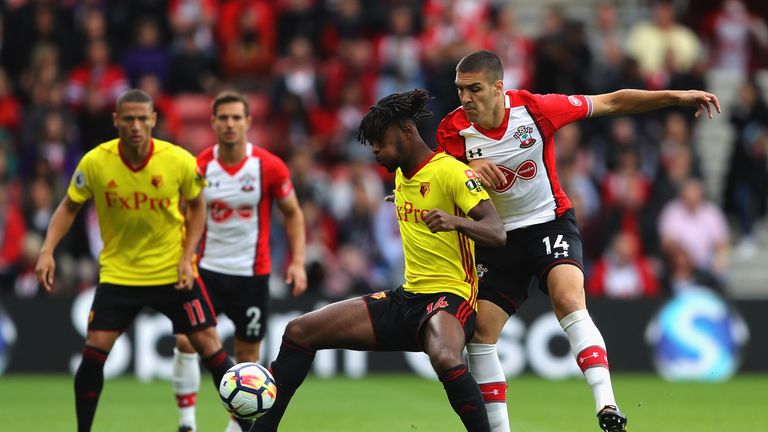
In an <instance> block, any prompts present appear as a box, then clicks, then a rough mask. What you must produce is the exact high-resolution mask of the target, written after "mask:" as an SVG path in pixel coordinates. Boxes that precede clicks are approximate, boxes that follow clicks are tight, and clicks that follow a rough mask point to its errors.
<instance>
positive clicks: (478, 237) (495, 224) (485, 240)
mask: <svg viewBox="0 0 768 432" xmlns="http://www.w3.org/2000/svg"><path fill="white" fill-rule="evenodd" d="M469 217H470V218H472V219H466V218H462V219H461V225H460V226H459V228H458V231H460V232H462V233H464V234H466V235H467V236H469V238H471V239H472V240H474V241H475V242H476V243H477V244H480V245H483V246H492V247H500V246H504V244H505V243H506V242H507V233H506V231H504V225H503V224H502V223H501V218H500V217H499V214H498V213H497V212H496V207H495V206H494V205H493V202H492V201H491V200H483V201H480V203H479V204H477V205H476V206H475V207H474V208H472V210H470V211H469Z"/></svg>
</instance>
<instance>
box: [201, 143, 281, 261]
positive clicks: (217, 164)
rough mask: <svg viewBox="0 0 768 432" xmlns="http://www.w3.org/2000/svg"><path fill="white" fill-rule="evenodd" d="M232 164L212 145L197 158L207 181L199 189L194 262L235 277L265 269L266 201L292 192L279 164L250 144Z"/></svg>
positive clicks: (268, 207)
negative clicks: (202, 204)
mask: <svg viewBox="0 0 768 432" xmlns="http://www.w3.org/2000/svg"><path fill="white" fill-rule="evenodd" d="M246 155H247V156H246V157H245V158H244V159H243V160H242V162H240V163H239V164H237V165H225V164H223V163H222V162H221V161H219V157H218V156H219V146H218V144H217V145H215V146H213V147H209V148H207V149H205V150H204V151H203V152H202V153H200V155H199V156H198V157H197V165H198V166H199V167H200V171H201V172H202V173H203V174H204V175H205V178H206V180H207V183H208V185H207V186H206V187H205V188H204V189H203V194H204V197H205V201H206V206H207V212H206V222H205V232H204V234H203V238H202V240H201V241H200V246H199V249H198V251H199V253H198V265H199V266H200V267H201V268H204V269H206V270H211V271H215V272H219V273H224V274H229V275H237V276H254V275H255V276H260V275H266V274H269V272H270V257H269V223H270V216H271V213H272V202H273V201H274V200H281V199H283V198H285V197H287V196H288V195H289V194H290V193H291V191H293V183H292V182H291V178H290V173H289V172H288V167H286V166H285V163H284V162H283V161H282V160H280V158H278V157H277V156H275V155H274V154H272V153H270V152H268V151H267V150H264V149H262V148H259V147H257V146H255V145H252V144H251V143H248V144H247V147H246Z"/></svg>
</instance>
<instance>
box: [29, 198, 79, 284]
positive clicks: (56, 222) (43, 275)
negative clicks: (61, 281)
mask: <svg viewBox="0 0 768 432" xmlns="http://www.w3.org/2000/svg"><path fill="white" fill-rule="evenodd" d="M81 207H82V204H78V203H76V202H74V201H72V200H71V199H69V196H65V197H64V199H63V200H61V203H60V204H59V206H58V207H56V211H54V212H53V216H52V217H51V223H50V224H49V225H48V232H47V233H46V234H45V240H44V241H43V246H42V247H41V248H40V255H39V256H38V259H37V263H36V265H35V275H36V276H37V281H38V282H39V283H40V284H41V285H42V286H43V287H44V288H45V289H46V291H51V289H52V288H53V275H54V273H55V271H56V261H55V260H54V258H53V251H54V250H56V246H58V244H59V242H60V241H61V239H62V237H64V235H65V234H66V233H67V232H68V231H69V229H70V228H71V227H72V223H73V222H74V221H75V217H76V216H77V213H78V212H79V211H80V208H81Z"/></svg>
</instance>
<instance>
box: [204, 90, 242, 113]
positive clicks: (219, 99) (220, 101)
mask: <svg viewBox="0 0 768 432" xmlns="http://www.w3.org/2000/svg"><path fill="white" fill-rule="evenodd" d="M234 102H240V103H242V104H243V108H245V116H246V117H248V116H249V115H251V114H250V113H251V106H250V104H249V103H248V99H246V98H245V96H244V95H243V94H242V93H238V92H236V91H232V90H225V91H223V92H221V93H219V94H217V95H216V98H215V99H213V103H212V104H211V112H212V113H213V115H214V116H215V115H216V112H217V111H218V109H219V106H220V105H224V104H228V103H234Z"/></svg>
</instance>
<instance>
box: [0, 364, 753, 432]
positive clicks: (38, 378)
mask: <svg viewBox="0 0 768 432" xmlns="http://www.w3.org/2000/svg"><path fill="white" fill-rule="evenodd" d="M614 390H615V392H616V394H617V396H618V398H619V403H620V404H621V407H622V410H623V411H624V412H625V413H627V415H628V416H629V430H630V431H632V432H638V431H640V432H664V431H670V432H671V431H695V432H724V431H758V430H760V431H763V430H768V410H766V408H765V407H766V406H768V375H741V376H739V377H736V378H734V379H732V380H731V381H728V382H725V383H668V382H665V381H662V380H661V379H659V378H657V377H654V376H650V375H614ZM72 392H73V391H72V377H70V376H63V375H50V376H49V375H11V376H2V377H0V430H2V431H8V432H17V431H42V430H45V431H73V430H76V424H75V415H74V401H73V395H72ZM508 406H509V413H510V418H511V422H512V430H513V431H514V432H523V431H532V432H533V431H535V432H563V431H566V432H582V431H583V432H588V431H597V430H599V429H598V428H597V421H596V419H595V417H594V414H593V412H594V407H593V405H592V396H591V392H590V390H589V388H588V387H587V385H586V384H585V383H584V382H583V380H567V381H557V382H552V381H545V380H543V379H540V378H537V377H533V376H524V377H518V378H514V379H512V380H510V381H509V397H508ZM197 411H198V427H199V430H201V431H202V432H212V431H223V430H224V427H225V424H226V422H227V415H226V413H225V412H224V410H223V408H222V407H221V404H220V402H219V401H218V398H217V395H216V393H215V390H214V388H213V386H212V383H211V381H210V376H208V375H203V384H202V389H201V391H200V393H199V395H198V408H197ZM176 419H177V414H176V407H175V402H174V398H173V394H172V390H171V384H170V383H169V382H159V381H158V382H151V383H140V382H137V381H136V380H135V379H133V378H119V379H114V380H109V381H107V382H106V383H105V387H104V392H103V393H102V397H101V401H100V403H99V408H98V411H97V413H96V420H95V422H94V425H93V426H94V427H93V430H94V431H96V432H100V431H105V432H122V431H126V432H128V431H131V432H133V431H166V432H172V431H175V430H176ZM461 430H463V428H462V426H461V423H460V422H459V420H458V417H457V416H456V415H455V414H454V413H453V411H452V410H451V409H450V407H449V405H448V401H447V399H446V397H445V393H444V392H443V389H442V386H441V385H440V383H439V382H436V381H428V380H424V379H420V378H417V377H415V376H411V375H373V376H369V377H367V378H365V379H362V380H352V379H346V378H335V379H328V380H325V379H314V378H310V379H308V380H307V381H306V382H305V384H304V385H303V386H302V387H301V389H300V390H299V392H298V393H297V394H296V397H295V398H294V400H293V401H292V403H291V406H290V407H289V409H288V413H287V414H286V417H285V419H284V420H283V423H282V427H281V431H285V432H298V431H301V432H307V431H311V432H324V431H333V432H346V431H350V432H352V431H354V432H359V431H371V432H378V431H387V432H390V431H410V432H413V431H441V432H442V431H461Z"/></svg>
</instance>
